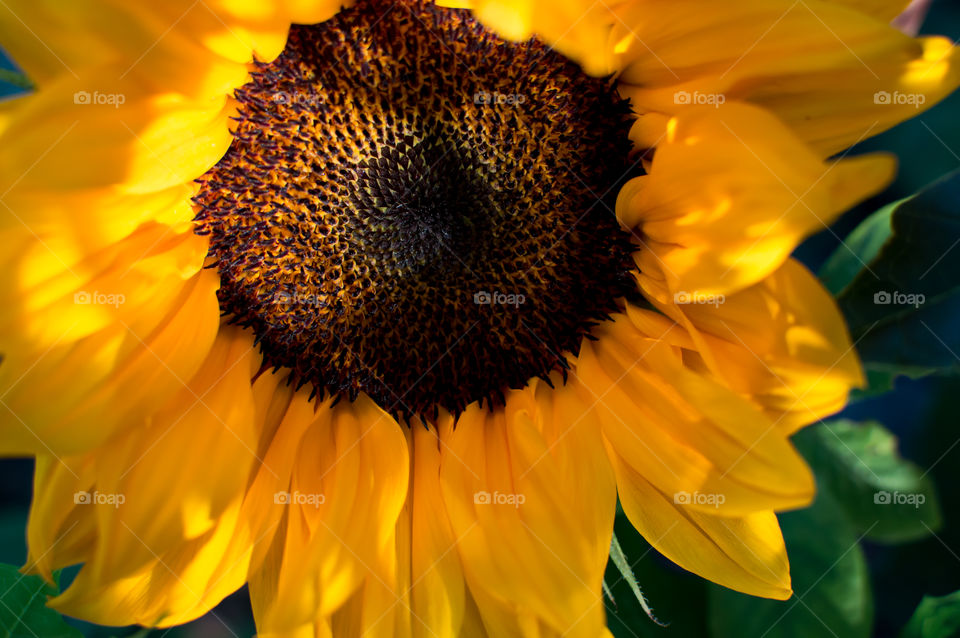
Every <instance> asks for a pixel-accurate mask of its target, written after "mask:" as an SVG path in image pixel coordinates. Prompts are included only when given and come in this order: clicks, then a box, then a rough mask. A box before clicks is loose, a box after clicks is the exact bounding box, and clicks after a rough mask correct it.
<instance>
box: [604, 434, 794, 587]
mask: <svg viewBox="0 0 960 638" xmlns="http://www.w3.org/2000/svg"><path fill="white" fill-rule="evenodd" d="M611 458H612V459H613V463H614V469H615V470H616V473H617V490H618V491H619V494H620V502H621V504H622V505H623V511H624V512H625V513H626V515H627V517H628V518H629V519H630V522H631V523H633V526H634V527H636V528H637V530H638V531H639V532H640V533H641V534H642V535H643V536H644V538H646V539H647V541H648V542H649V543H650V544H651V545H652V546H653V547H654V548H655V549H656V550H657V551H659V552H660V553H661V554H663V555H664V556H666V557H667V558H669V559H670V560H672V561H673V562H675V563H676V564H678V565H680V566H681V567H683V568H684V569H687V570H689V571H691V572H693V573H695V574H698V575H700V576H703V577H704V578H707V579H709V580H712V581H713V582H715V583H719V584H721V585H723V586H725V587H729V588H731V589H735V590H737V591H741V592H744V593H747V594H751V595H753V596H763V597H764V598H776V599H778V600H785V599H787V598H789V597H790V594H791V593H792V592H791V589H790V569H789V563H788V561H787V550H786V547H785V546H784V544H783V536H782V535H781V533H780V526H779V524H778V523H777V517H776V516H775V515H774V514H773V512H770V511H760V512H756V513H753V514H748V515H745V516H736V517H729V516H720V515H713V514H707V513H704V512H700V511H696V510H693V509H691V508H687V507H684V506H683V505H679V504H677V503H675V502H674V498H673V496H672V495H669V494H664V493H663V492H661V491H660V490H658V489H657V488H656V487H654V486H653V485H652V484H651V483H650V482H649V481H647V479H646V478H645V477H644V475H643V474H641V473H640V472H637V471H636V470H635V469H633V468H632V467H631V466H630V464H629V463H627V462H626V461H624V460H623V459H622V458H620V457H619V456H618V454H617V453H616V452H615V451H612V450H611Z"/></svg>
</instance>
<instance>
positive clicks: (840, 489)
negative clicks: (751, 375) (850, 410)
mask: <svg viewBox="0 0 960 638" xmlns="http://www.w3.org/2000/svg"><path fill="white" fill-rule="evenodd" d="M794 441H795V443H796V444H797V447H798V448H799V449H800V451H801V452H802V453H803V455H804V457H805V458H806V459H807V462H808V463H810V466H811V467H812V468H813V470H814V473H815V474H816V477H817V486H818V488H819V489H821V490H823V489H827V490H829V491H830V493H831V494H832V496H833V497H834V498H835V499H836V500H837V502H838V503H839V504H840V505H841V506H842V507H843V510H844V513H845V515H846V517H847V518H848V519H849V520H850V522H851V523H853V525H854V527H855V529H856V531H857V533H858V534H859V533H867V536H868V537H869V538H870V539H872V540H876V541H881V542H888V543H897V542H905V541H911V540H916V539H919V538H924V537H926V536H928V535H929V534H930V533H931V531H932V530H935V529H937V528H938V527H939V525H940V508H939V505H938V502H937V496H936V492H935V490H934V487H933V482H932V481H931V480H930V479H929V478H928V477H926V476H924V475H923V473H922V472H921V471H920V469H919V468H918V467H917V466H916V465H914V464H913V463H911V462H909V461H906V460H904V459H903V458H901V457H900V455H899V453H898V451H897V440H896V438H895V437H894V436H893V435H892V434H891V433H890V432H889V431H888V430H887V429H886V428H884V427H883V426H882V425H880V424H879V423H874V422H865V423H854V422H851V421H833V422H830V423H825V424H820V425H815V426H812V427H809V428H806V429H805V430H801V431H800V432H799V433H797V435H796V436H795V437H794Z"/></svg>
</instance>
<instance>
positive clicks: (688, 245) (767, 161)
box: [617, 104, 895, 298]
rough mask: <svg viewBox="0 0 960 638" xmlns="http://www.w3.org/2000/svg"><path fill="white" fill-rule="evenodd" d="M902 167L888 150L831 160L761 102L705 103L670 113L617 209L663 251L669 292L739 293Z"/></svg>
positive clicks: (661, 256)
mask: <svg viewBox="0 0 960 638" xmlns="http://www.w3.org/2000/svg"><path fill="white" fill-rule="evenodd" d="M894 167H895V164H894V161H893V159H892V158H889V157H886V156H863V157H857V158H853V159H847V160H840V161H838V162H834V163H832V164H829V165H828V164H824V163H822V162H821V161H820V160H819V159H818V158H817V157H816V156H815V155H814V154H813V153H812V152H811V151H810V150H808V149H807V148H806V147H805V146H804V145H803V143H801V142H800V141H799V140H798V139H796V137H795V136H794V135H793V134H792V133H791V131H790V130H789V129H788V128H787V127H786V126H784V125H783V124H782V123H781V122H779V121H778V120H777V119H776V118H775V117H773V116H772V115H770V114H769V113H767V112H765V111H763V110H762V109H758V108H756V107H752V106H748V105H745V104H726V105H724V106H722V107H720V108H710V107H696V108H691V109H689V110H687V111H685V112H683V113H682V114H680V115H678V116H677V117H676V118H674V120H672V121H671V123H670V132H669V135H668V136H667V138H666V140H665V141H664V142H663V143H661V144H660V145H659V146H658V147H657V151H656V155H655V156H654V158H653V164H652V167H651V169H650V174H649V175H646V176H643V177H639V178H636V181H634V182H632V183H628V184H627V186H625V187H624V189H623V191H622V193H621V195H620V197H618V200H617V217H618V218H619V219H620V220H621V222H623V223H624V224H625V225H626V226H628V227H635V228H636V229H637V231H638V232H639V233H641V238H642V241H643V245H644V246H645V247H646V249H648V250H650V251H652V252H653V253H654V255H655V258H656V260H657V262H658V263H659V264H660V265H661V268H660V269H661V270H662V274H663V276H664V278H665V282H666V288H667V290H665V291H663V295H664V296H665V297H673V296H676V295H687V296H691V297H694V298H699V297H712V296H717V295H724V294H730V293H732V292H735V291H737V290H742V289H743V288H746V287H747V286H749V285H751V284H753V283H756V282H757V281H759V280H760V279H762V278H763V277H765V276H767V275H769V274H770V273H772V272H773V271H774V270H776V269H777V268H778V267H779V266H780V265H781V264H782V263H783V262H784V261H786V260H787V258H788V257H789V256H790V254H791V252H792V251H793V249H794V248H796V246H797V245H798V244H799V243H800V241H801V240H802V239H803V238H805V237H806V236H808V235H810V234H812V233H813V232H815V231H818V230H820V229H822V228H824V227H826V225H828V224H829V223H831V222H832V221H833V220H834V219H835V218H836V217H837V216H838V215H839V214H840V213H842V212H843V211H845V210H846V209H847V208H849V207H851V206H852V205H853V204H855V203H856V202H858V201H860V200H862V199H864V198H866V197H867V196H869V195H871V194H873V193H875V192H877V191H879V190H881V189H882V188H883V187H884V186H885V185H886V184H887V183H888V182H889V181H890V180H891V179H892V177H893V171H894ZM691 184H696V188H691V187H690V185H691Z"/></svg>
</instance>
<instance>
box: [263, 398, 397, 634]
mask: <svg viewBox="0 0 960 638" xmlns="http://www.w3.org/2000/svg"><path fill="white" fill-rule="evenodd" d="M294 403H297V400H296V398H295V399H294V402H293V403H291V406H293V405H294ZM296 409H297V410H298V412H299V414H297V415H295V416H293V417H289V416H288V417H286V418H285V419H284V421H283V422H282V423H281V424H280V426H279V429H278V434H279V433H281V432H283V430H284V429H285V428H286V427H296V428H303V425H302V423H303V422H306V423H307V424H308V425H307V427H306V428H305V429H303V435H302V437H301V438H300V441H299V443H298V444H297V449H296V455H295V457H294V459H293V461H292V468H293V470H292V473H291V474H290V476H289V479H288V480H287V481H286V484H284V485H283V488H282V491H281V492H279V494H282V495H283V496H282V497H278V498H277V501H276V502H275V503H274V504H273V507H274V508H279V509H281V510H284V511H283V514H282V520H281V524H280V528H279V530H278V533H277V534H276V535H275V537H274V540H273V544H272V546H271V547H270V548H269V550H268V552H267V554H266V556H265V557H264V558H263V561H262V563H261V564H260V565H259V566H258V568H257V570H256V572H255V573H254V574H253V575H252V577H251V580H250V592H251V599H252V600H253V606H254V614H255V617H256V618H257V623H258V627H260V629H261V630H262V631H263V632H264V633H266V634H271V633H279V634H285V633H287V632H294V631H303V630H304V628H305V627H313V626H314V624H315V623H317V622H321V621H324V620H325V619H327V618H329V617H330V616H331V615H332V614H333V612H334V611H336V610H337V609H339V608H340V607H341V606H342V605H343V604H344V603H345V602H346V601H347V600H349V598H350V596H351V595H353V594H354V593H355V592H356V591H357V590H358V588H360V587H361V586H362V585H363V583H364V579H365V578H366V577H367V575H368V574H370V572H371V569H372V568H371V567H370V566H375V565H377V564H378V562H377V557H378V556H381V555H382V553H383V552H385V551H388V549H389V547H390V546H391V544H392V543H393V542H394V534H395V530H396V524H397V519H398V517H399V516H400V512H401V509H402V507H403V503H404V500H405V498H406V494H407V484H408V472H409V458H408V452H407V444H406V441H405V439H404V436H403V433H402V431H401V430H400V426H399V425H398V424H397V422H396V421H395V420H394V419H393V418H392V417H390V416H389V415H388V414H386V413H385V412H383V411H382V410H381V409H380V408H379V407H377V406H376V405H375V404H374V403H373V402H372V401H371V400H370V399H369V398H367V397H366V396H365V395H361V397H360V398H358V399H357V400H356V401H354V402H352V403H348V402H343V403H340V404H338V405H336V406H335V407H332V408H331V407H330V406H329V402H327V403H325V404H324V405H321V406H320V407H319V408H318V411H317V413H316V416H315V417H314V418H312V419H308V418H305V415H304V414H303V413H302V408H301V407H297V408H296ZM311 410H312V408H311ZM298 421H299V422H300V423H301V424H300V425H297V422H298ZM281 478H283V477H282V476H281Z"/></svg>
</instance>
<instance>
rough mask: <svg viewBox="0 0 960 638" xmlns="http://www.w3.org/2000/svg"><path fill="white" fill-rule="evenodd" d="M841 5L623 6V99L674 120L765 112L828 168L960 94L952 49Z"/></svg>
mask: <svg viewBox="0 0 960 638" xmlns="http://www.w3.org/2000/svg"><path fill="white" fill-rule="evenodd" d="M845 4H850V3H846V2H830V1H825V0H809V1H806V2H800V3H796V2H791V1H790V0H766V1H764V2H747V3H725V4H723V5H719V4H718V5H713V6H709V5H705V4H704V3H703V2H700V1H699V0H644V1H635V2H625V3H622V5H621V6H620V8H619V9H617V16H618V19H617V21H616V22H615V24H614V32H613V36H612V39H613V41H615V42H619V43H620V46H619V47H618V49H617V53H618V54H619V55H620V59H619V60H618V62H617V66H618V67H619V68H620V69H622V72H621V73H620V75H619V78H620V81H621V84H620V90H621V92H622V93H623V95H624V96H625V97H628V98H630V99H631V100H632V101H633V106H634V108H635V109H636V110H637V111H638V112H640V113H646V112H651V111H652V112H656V113H661V114H667V115H674V114H678V113H680V112H681V111H682V110H683V109H685V108H686V107H687V106H688V105H691V104H698V103H709V104H716V103H718V102H721V101H725V102H728V103H729V102H733V101H745V102H750V103H753V104H756V105H759V106H762V107H764V108H766V109H768V110H770V111H772V112H774V113H775V114H776V115H777V116H778V117H779V118H781V119H782V120H783V121H784V122H785V123H786V124H787V125H788V126H789V127H790V128H791V129H793V130H794V131H795V132H796V133H797V134H798V135H799V136H800V137H801V139H803V140H804V141H805V142H806V143H808V144H810V145H811V146H812V147H813V148H814V149H815V150H816V152H817V153H818V156H819V157H821V158H822V157H829V156H830V155H833V154H834V153H837V152H838V151H840V150H842V149H844V148H847V147H849V146H851V145H853V144H855V143H856V142H859V141H860V140H862V139H864V138H866V137H869V136H872V135H877V134H879V133H881V132H883V131H885V130H887V129H888V128H890V127H892V126H894V125H896V124H898V123H900V122H902V121H904V120H906V119H908V118H910V117H914V116H915V115H916V114H917V113H918V112H919V110H921V109H926V108H930V107H931V106H933V105H934V104H936V103H937V102H938V101H940V100H941V99H943V98H944V97H946V96H947V95H949V94H950V93H951V92H952V91H953V90H954V89H956V87H957V86H958V85H960V52H958V51H957V50H956V49H955V48H954V47H953V46H952V43H951V42H949V41H948V40H947V39H945V38H939V37H932V38H921V39H913V38H910V37H908V36H906V35H904V34H903V33H900V32H899V31H898V30H896V29H895V28H893V27H892V26H890V25H889V24H887V23H888V22H889V16H890V14H891V13H892V10H891V8H890V7H889V6H883V7H879V6H878V7H875V8H874V10H872V11H870V13H871V14H873V15H872V16H871V15H867V14H866V13H861V12H860V11H858V10H857V8H861V9H862V8H864V6H865V5H867V4H868V3H866V2H863V3H856V4H858V5H860V6H859V7H856V8H851V7H848V6H844V5H845ZM869 4H879V3H869ZM885 4H886V5H889V4H890V3H885ZM877 17H880V18H881V19H879V20H878V19H877ZM885 98H889V99H885Z"/></svg>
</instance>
